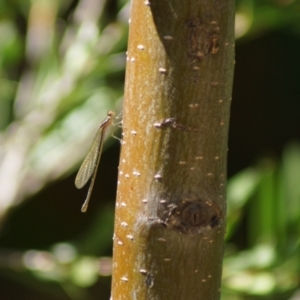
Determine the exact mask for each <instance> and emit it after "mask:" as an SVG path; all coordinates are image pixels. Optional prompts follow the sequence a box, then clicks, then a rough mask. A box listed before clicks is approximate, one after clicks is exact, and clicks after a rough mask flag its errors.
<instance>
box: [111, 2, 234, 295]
mask: <svg viewBox="0 0 300 300" xmlns="http://www.w3.org/2000/svg"><path fill="white" fill-rule="evenodd" d="M127 60H128V61H127V71H126V85H125V100H124V112H123V145H122V152H121V159H120V166H119V186H118V197H117V204H116V219H115V233H114V258H113V284H112V298H113V299H114V300H121V299H126V300H127V299H137V300H143V299H158V300H160V299H161V300H168V299H170V300H171V299H172V300H174V299H184V300H195V299H205V300H211V299H219V298H220V283H221V273H222V257H223V248H224V247H223V245H224V233H225V216H226V202H225V188H226V158H227V137H228V124H229V109H230V98H231V90H232V79H233V69H234V2H233V1H231V0H230V1H220V0H215V1H206V0H198V1H195V0H186V1H175V0H169V1H166V0H149V1H147V0H146V1H141V0H133V1H132V11H131V24H130V35H129V48H128V55H127Z"/></svg>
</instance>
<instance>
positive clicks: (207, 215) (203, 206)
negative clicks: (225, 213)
mask: <svg viewBox="0 0 300 300" xmlns="http://www.w3.org/2000/svg"><path fill="white" fill-rule="evenodd" d="M164 206H165V207H164V211H163V216H162V218H161V219H162V222H163V224H165V225H166V227H168V228H171V229H173V230H176V231H179V232H180V233H184V234H190V235H196V234H200V233H203V232H205V231H207V230H211V229H213V228H215V227H217V226H219V225H220V221H221V218H222V212H221V209H220V208H219V206H218V205H217V204H216V203H215V202H214V201H211V200H203V199H181V200H179V201H178V202H177V203H172V204H167V203H166V205H164Z"/></svg>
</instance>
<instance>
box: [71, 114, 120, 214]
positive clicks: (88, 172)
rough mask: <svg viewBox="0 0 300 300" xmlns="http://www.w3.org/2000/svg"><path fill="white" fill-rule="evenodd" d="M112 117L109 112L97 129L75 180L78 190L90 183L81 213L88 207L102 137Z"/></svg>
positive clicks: (98, 160)
mask: <svg viewBox="0 0 300 300" xmlns="http://www.w3.org/2000/svg"><path fill="white" fill-rule="evenodd" d="M114 115H115V113H114V112H113V111H109V112H108V113H107V118H106V119H105V120H104V121H103V122H102V123H101V124H100V126H99V129H98V131H97V133H96V135H95V137H94V140H93V143H92V147H91V149H90V151H89V153H88V154H87V156H86V158H85V159H84V161H83V163H82V165H81V167H80V169H79V171H78V173H77V176H76V179H75V186H76V187H77V188H78V189H81V188H82V187H84V186H85V184H86V183H87V182H88V180H89V179H90V178H91V183H90V187H89V190H88V194H87V197H86V199H85V201H84V203H83V205H82V207H81V211H82V212H86V210H87V208H88V205H89V201H90V198H91V194H92V190H93V187H94V183H95V178H96V174H97V169H98V166H99V162H100V157H101V152H102V147H103V140H104V135H105V132H106V129H107V128H108V127H109V125H111V124H112V118H113V117H114Z"/></svg>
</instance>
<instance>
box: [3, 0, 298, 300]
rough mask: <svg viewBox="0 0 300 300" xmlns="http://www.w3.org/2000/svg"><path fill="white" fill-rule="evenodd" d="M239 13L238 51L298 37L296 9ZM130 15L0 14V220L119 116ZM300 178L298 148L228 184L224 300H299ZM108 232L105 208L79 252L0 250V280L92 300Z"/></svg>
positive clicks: (249, 2)
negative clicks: (278, 35)
mask: <svg viewBox="0 0 300 300" xmlns="http://www.w3.org/2000/svg"><path fill="white" fill-rule="evenodd" d="M236 9H237V13H236V36H237V38H240V39H241V40H242V41H247V40H249V39H254V38H257V37H258V36H260V35H262V34H264V33H265V32H267V31H271V30H274V29H277V28H285V29H287V30H288V31H289V32H293V33H295V34H297V35H299V33H300V22H299V20H300V3H299V1H293V0H273V1H272V0H238V1H237V3H236ZM129 10H130V7H129V3H127V2H126V1H125V0H113V1H93V0H82V1H71V0H69V1H54V0H33V1H23V0H22V1H21V0H15V1H8V0H3V1H1V2H0V130H1V131H0V143H1V147H0V191H1V194H0V212H1V213H0V220H3V218H4V217H7V216H8V215H7V213H8V212H9V211H10V210H11V208H12V207H14V206H16V205H19V204H20V203H22V202H23V201H24V200H26V199H28V198H29V196H31V195H33V194H35V193H37V192H38V191H39V190H41V189H42V188H43V187H44V186H45V185H46V184H49V183H50V182H52V181H55V180H57V179H58V178H61V177H66V176H67V175H68V174H70V172H71V171H73V170H74V169H75V167H76V166H77V164H78V163H79V162H80V161H81V160H82V158H83V155H84V154H86V152H87V150H88V147H89V141H90V140H91V139H92V137H93V135H94V133H95V131H96V130H95V128H97V125H98V124H99V123H100V121H101V119H102V118H104V116H105V114H106V112H107V111H108V110H111V109H114V110H116V111H120V110H121V108H120V105H121V99H122V94H123V82H124V69H125V61H126V59H125V57H126V56H125V51H126V43H127V33H128V19H129ZM70 153H72V155H70ZM299 173H300V146H299V144H297V143H296V142H295V143H292V144H290V145H288V146H287V147H286V149H285V151H284V153H283V155H282V161H276V160H274V159H271V158H264V159H261V160H260V161H259V162H258V163H257V164H256V165H255V166H252V167H249V168H247V169H245V170H243V171H241V172H240V173H238V174H236V175H235V176H234V177H233V178H231V179H230V181H229V184H228V220H227V246H226V254H225V260H224V280H223V290H222V299H224V300H225V299H237V300H242V299H291V300H292V299H299V274H300V259H299V250H300V249H299V241H300V239H299V219H300V205H299V200H300V184H299ZM99 222H100V223H99ZM112 228H113V209H110V208H107V209H106V210H103V211H102V212H101V213H100V214H99V215H97V219H96V221H95V222H92V224H90V227H89V229H85V235H84V236H82V237H78V238H77V239H76V240H75V241H68V242H66V241H65V242H61V243H57V244H55V245H52V246H49V247H48V249H46V250H45V249H44V250H34V249H25V250H24V249H20V250H18V249H2V250H0V274H2V276H4V277H6V278H11V279H12V280H13V281H15V282H19V284H23V285H26V286H30V287H32V289H35V290H39V291H41V292H42V293H45V294H47V295H50V297H51V298H52V299H59V295H61V293H62V291H63V293H64V294H66V295H67V298H65V299H92V298H91V296H90V295H89V293H88V291H87V290H86V288H87V287H91V286H93V285H94V284H95V282H96V281H102V282H103V284H104V285H109V281H107V280H106V279H105V278H108V277H107V276H110V274H111V258H110V257H105V256H103V257H101V255H104V253H105V248H106V247H107V245H110V244H111V236H112V232H113V229H112ZM99 236H101V244H99ZM240 236H243V237H244V238H243V239H242V240H241V239H240ZM297 293H298V294H297ZM293 295H294V296H293ZM297 295H298V296H297ZM297 297H298V298H297ZM104 299H105V298H104Z"/></svg>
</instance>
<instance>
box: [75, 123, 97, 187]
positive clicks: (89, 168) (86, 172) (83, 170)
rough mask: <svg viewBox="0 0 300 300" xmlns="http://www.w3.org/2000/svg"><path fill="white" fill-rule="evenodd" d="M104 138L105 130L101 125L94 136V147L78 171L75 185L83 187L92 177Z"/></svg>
mask: <svg viewBox="0 0 300 300" xmlns="http://www.w3.org/2000/svg"><path fill="white" fill-rule="evenodd" d="M102 138H103V130H102V128H101V127H100V128H99V129H98V131H97V133H96V135H95V137H94V140H93V143H92V147H91V149H90V151H89V153H88V154H87V156H86V158H85V159H84V161H83V163H82V165H81V167H80V169H79V171H78V173H77V176H76V179H75V186H76V187H77V188H78V189H81V188H82V187H84V186H85V184H86V183H87V182H88V180H89V179H90V178H91V176H92V175H93V173H94V171H95V168H96V162H97V157H98V155H99V154H100V153H99V150H100V149H99V148H100V146H101V141H102Z"/></svg>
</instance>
